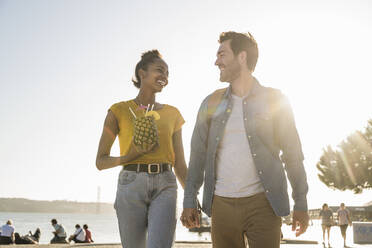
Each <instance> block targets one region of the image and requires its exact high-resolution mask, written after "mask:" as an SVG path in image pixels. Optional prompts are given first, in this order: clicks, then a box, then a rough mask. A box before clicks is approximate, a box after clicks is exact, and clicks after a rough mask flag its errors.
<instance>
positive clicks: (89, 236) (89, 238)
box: [83, 224, 94, 243]
mask: <svg viewBox="0 0 372 248" xmlns="http://www.w3.org/2000/svg"><path fill="white" fill-rule="evenodd" d="M83 228H84V231H85V243H93V242H94V241H93V239H92V233H91V232H90V230H88V225H87V224H84V225H83Z"/></svg>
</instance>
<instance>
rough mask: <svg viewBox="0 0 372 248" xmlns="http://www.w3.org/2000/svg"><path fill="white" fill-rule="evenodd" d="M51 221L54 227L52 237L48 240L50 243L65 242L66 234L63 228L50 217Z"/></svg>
mask: <svg viewBox="0 0 372 248" xmlns="http://www.w3.org/2000/svg"><path fill="white" fill-rule="evenodd" d="M51 222H52V226H53V227H54V230H55V231H54V232H53V234H54V238H53V239H52V240H51V241H50V243H51V244H66V243H67V241H66V237H67V235H66V231H65V228H64V227H63V226H62V225H61V224H58V223H57V220H56V219H52V220H51Z"/></svg>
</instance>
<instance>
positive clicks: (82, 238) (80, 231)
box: [74, 227, 85, 241]
mask: <svg viewBox="0 0 372 248" xmlns="http://www.w3.org/2000/svg"><path fill="white" fill-rule="evenodd" d="M74 235H77V236H76V239H77V240H80V241H85V231H84V229H82V228H81V227H80V228H78V229H76V231H75V232H74Z"/></svg>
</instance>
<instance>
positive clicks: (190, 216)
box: [180, 208, 200, 228]
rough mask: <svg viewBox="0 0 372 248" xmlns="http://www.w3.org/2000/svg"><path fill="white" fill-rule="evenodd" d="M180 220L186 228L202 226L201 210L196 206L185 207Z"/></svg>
mask: <svg viewBox="0 0 372 248" xmlns="http://www.w3.org/2000/svg"><path fill="white" fill-rule="evenodd" d="M180 220H181V222H182V225H184V226H185V227H186V228H194V227H200V223H199V212H198V210H197V209H196V208H184V209H183V212H182V215H181V218H180Z"/></svg>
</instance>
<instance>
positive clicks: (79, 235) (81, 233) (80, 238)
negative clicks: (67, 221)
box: [68, 224, 85, 243]
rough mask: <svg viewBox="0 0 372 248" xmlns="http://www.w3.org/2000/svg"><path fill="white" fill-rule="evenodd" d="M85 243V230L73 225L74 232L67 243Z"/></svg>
mask: <svg viewBox="0 0 372 248" xmlns="http://www.w3.org/2000/svg"><path fill="white" fill-rule="evenodd" d="M71 241H74V242H75V243H85V230H84V229H83V228H81V227H80V225H79V224H76V225H75V232H74V234H72V235H71V236H70V237H69V238H68V242H71Z"/></svg>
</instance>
